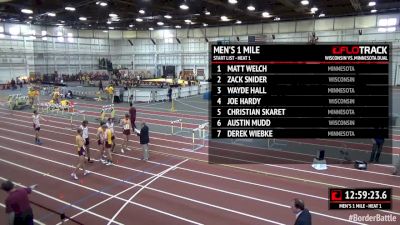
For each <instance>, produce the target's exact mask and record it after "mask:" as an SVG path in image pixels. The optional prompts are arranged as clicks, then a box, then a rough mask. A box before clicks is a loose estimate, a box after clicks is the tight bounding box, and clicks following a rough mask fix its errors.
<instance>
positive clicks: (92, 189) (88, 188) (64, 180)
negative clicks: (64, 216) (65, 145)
mask: <svg viewBox="0 0 400 225" xmlns="http://www.w3.org/2000/svg"><path fill="white" fill-rule="evenodd" d="M27 144H29V143H27ZM0 148H2V149H7V150H8V151H12V152H16V153H20V154H23V155H28V156H30V157H34V158H38V159H42V160H44V161H48V162H52V163H54V164H58V165H62V166H64V167H68V168H75V166H72V165H67V164H64V163H61V162H58V161H54V160H50V159H47V158H44V157H40V156H35V155H32V154H29V153H25V152H21V151H18V150H15V149H12V148H8V147H4V146H1V145H0ZM0 161H2V162H5V163H8V164H11V165H14V166H17V167H20V168H23V169H25V170H29V171H32V172H35V173H38V174H41V175H44V176H47V177H51V178H54V179H56V180H59V181H63V182H66V183H69V184H72V185H76V186H78V187H82V188H85V189H87V190H90V191H94V192H96V193H99V194H103V195H105V196H108V197H112V196H113V195H112V194H109V193H107V192H104V191H99V190H96V189H94V188H90V187H87V186H84V185H81V184H78V183H74V182H71V181H69V180H66V179H63V178H60V177H56V176H53V175H51V174H46V173H44V172H41V171H38V170H35V169H32V168H29V167H26V166H23V165H19V164H17V163H13V162H10V161H8V160H4V159H2V158H0ZM91 174H96V175H100V176H102V177H106V178H110V179H112V180H117V181H120V182H125V183H128V184H132V185H134V184H135V183H133V182H128V181H124V180H122V179H117V178H114V177H110V176H106V175H103V174H99V173H96V172H92V173H91ZM138 186H140V185H138ZM114 199H118V200H121V201H123V202H126V199H125V198H121V197H114ZM129 203H131V204H133V205H137V206H140V207H143V208H146V209H149V210H151V211H154V212H158V213H161V214H164V215H167V216H171V217H173V218H176V219H179V220H183V221H186V222H188V223H192V224H199V223H198V222H195V221H192V220H189V219H186V218H183V217H180V216H177V215H175V214H171V213H168V212H165V211H162V210H159V209H155V208H152V207H150V206H146V205H143V204H140V203H137V202H134V201H131V202H129ZM66 204H67V205H69V204H68V203H66ZM79 210H85V209H83V208H80V207H79ZM88 212H89V213H90V214H95V213H91V212H90V211H88ZM104 218H105V217H104ZM105 220H107V221H109V220H110V218H105ZM120 224H121V223H120Z"/></svg>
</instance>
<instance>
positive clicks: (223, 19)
mask: <svg viewBox="0 0 400 225" xmlns="http://www.w3.org/2000/svg"><path fill="white" fill-rule="evenodd" d="M221 20H222V21H228V20H229V19H228V17H226V16H221Z"/></svg>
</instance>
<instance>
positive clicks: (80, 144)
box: [71, 128, 88, 180]
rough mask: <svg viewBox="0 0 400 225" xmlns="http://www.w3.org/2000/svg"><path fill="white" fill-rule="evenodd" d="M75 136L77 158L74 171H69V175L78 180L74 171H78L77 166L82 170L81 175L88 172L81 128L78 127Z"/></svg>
mask: <svg viewBox="0 0 400 225" xmlns="http://www.w3.org/2000/svg"><path fill="white" fill-rule="evenodd" d="M76 132H77V134H76V137H75V144H76V149H77V152H78V156H79V160H78V164H77V165H76V167H75V169H74V171H73V172H72V173H71V177H72V178H74V179H75V180H78V176H76V172H77V171H78V169H79V168H81V169H82V170H83V176H86V175H87V174H88V172H87V171H86V168H85V155H86V150H85V145H84V144H85V141H84V140H83V137H82V132H83V131H82V129H81V128H78V130H77V131H76Z"/></svg>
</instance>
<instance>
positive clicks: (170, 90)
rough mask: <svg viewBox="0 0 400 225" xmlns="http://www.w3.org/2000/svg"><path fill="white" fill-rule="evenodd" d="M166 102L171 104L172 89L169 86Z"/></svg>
mask: <svg viewBox="0 0 400 225" xmlns="http://www.w3.org/2000/svg"><path fill="white" fill-rule="evenodd" d="M168 101H169V102H172V87H171V86H169V88H168Z"/></svg>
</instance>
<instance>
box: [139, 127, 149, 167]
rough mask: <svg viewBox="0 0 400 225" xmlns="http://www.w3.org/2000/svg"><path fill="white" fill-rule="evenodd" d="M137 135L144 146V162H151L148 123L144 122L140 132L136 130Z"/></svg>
mask: <svg viewBox="0 0 400 225" xmlns="http://www.w3.org/2000/svg"><path fill="white" fill-rule="evenodd" d="M136 133H137V135H138V136H139V137H140V145H142V149H143V159H142V160H144V161H148V160H149V142H150V138H149V127H148V126H147V125H146V123H145V122H144V121H143V122H142V128H141V129H140V132H138V130H136Z"/></svg>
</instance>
